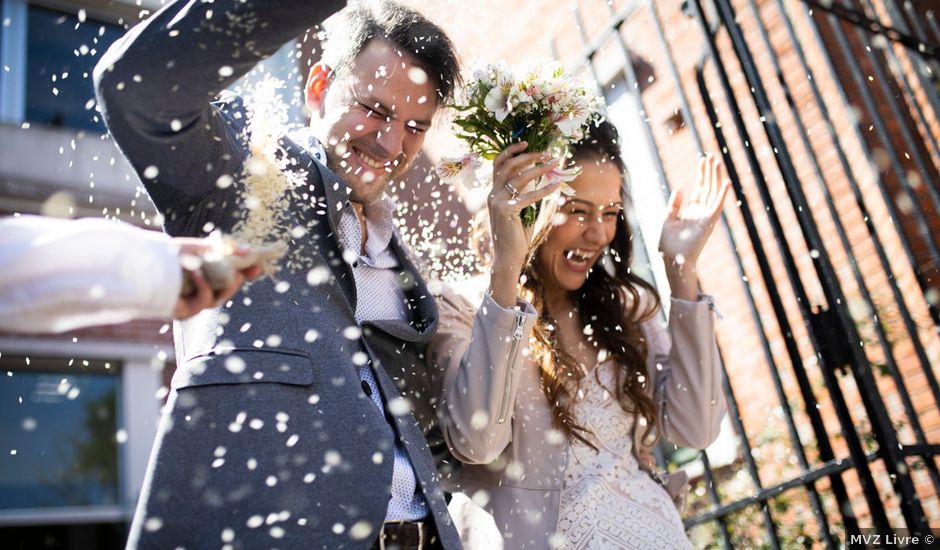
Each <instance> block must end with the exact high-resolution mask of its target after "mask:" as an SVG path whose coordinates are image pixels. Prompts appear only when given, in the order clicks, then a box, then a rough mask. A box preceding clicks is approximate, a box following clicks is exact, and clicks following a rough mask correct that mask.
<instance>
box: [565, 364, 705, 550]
mask: <svg viewBox="0 0 940 550" xmlns="http://www.w3.org/2000/svg"><path fill="white" fill-rule="evenodd" d="M613 367H614V365H613V363H612V362H611V361H608V362H605V363H602V364H600V365H598V366H597V369H598V371H597V372H596V374H597V377H595V376H594V375H595V373H594V372H591V373H589V375H588V376H586V377H585V378H584V382H585V383H584V384H583V385H582V388H581V392H579V400H578V401H577V402H576V403H575V404H574V408H573V413H574V416H575V418H576V419H577V421H578V423H580V424H581V425H582V426H584V427H585V428H587V429H588V430H590V431H591V433H592V434H593V435H592V436H591V437H590V439H591V442H592V443H593V444H594V445H596V446H597V449H598V450H597V451H595V450H594V449H592V448H591V447H589V446H588V445H586V444H584V443H583V442H581V441H578V440H573V441H572V442H571V447H570V451H569V453H570V454H569V457H568V467H567V469H566V471H565V485H564V488H563V489H562V493H561V505H560V510H559V515H558V534H559V535H560V540H561V542H562V548H565V549H566V550H567V549H578V550H580V549H594V548H597V549H601V548H604V549H608V548H626V549H642V550H646V549H649V548H682V549H686V548H691V544H690V543H689V540H688V538H687V537H686V534H685V531H684V529H683V526H682V519H681V518H680V517H679V513H678V511H677V510H676V508H675V505H674V504H673V502H672V499H671V498H670V497H669V494H668V493H666V491H665V490H664V489H663V488H662V486H660V485H659V484H657V483H656V482H655V481H653V480H652V479H651V478H650V477H649V475H648V474H647V473H646V472H644V471H643V470H641V469H640V467H639V465H638V464H637V461H636V458H635V456H634V453H633V435H632V434H633V422H634V420H635V417H634V416H633V415H629V414H627V413H625V412H624V410H623V408H622V407H621V406H620V404H619V403H618V402H617V399H616V397H615V396H614V394H612V393H611V391H608V388H610V389H613V388H614V383H615V372H614V368H613ZM598 379H599V380H600V384H598V383H597V382H598Z"/></svg>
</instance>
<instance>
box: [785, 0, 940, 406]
mask: <svg viewBox="0 0 940 550" xmlns="http://www.w3.org/2000/svg"><path fill="white" fill-rule="evenodd" d="M775 3H776V7H777V10H778V11H779V12H780V15H781V19H782V21H783V23H784V26H785V27H786V30H787V36H788V37H789V38H790V44H791V45H792V47H793V50H794V52H795V53H796V54H797V58H798V59H799V61H800V67H801V69H802V71H803V73H804V74H806V76H807V79H806V81H807V83H808V84H809V87H810V90H811V91H812V92H813V99H814V101H815V107H816V109H818V110H819V114H820V116H821V117H822V119H823V121H824V122H825V124H823V128H824V129H825V132H826V133H827V135H828V136H829V139H830V141H831V142H832V143H833V145H834V146H835V147H834V149H835V153H836V155H837V156H838V158H839V164H840V165H841V166H842V172H843V173H844V174H845V176H846V180H847V182H848V184H849V187H850V188H851V189H852V194H853V196H854V197H855V204H856V205H857V207H858V209H859V212H860V213H861V215H862V219H863V220H864V221H865V227H866V229H867V230H868V234H869V235H870V236H871V240H872V244H873V245H874V248H875V252H876V254H877V255H878V261H879V262H880V264H881V267H882V269H883V270H884V272H885V274H886V275H887V277H888V280H889V281H891V284H890V285H889V287H890V288H891V294H892V297H893V299H894V302H895V303H896V304H897V307H898V312H899V313H900V314H901V320H902V322H903V323H904V328H905V330H906V331H907V333H908V336H909V337H910V340H911V344H912V346H913V347H914V353H915V354H916V355H917V359H918V361H919V362H920V364H921V368H922V369H923V372H924V376H925V377H926V378H927V381H928V385H929V386H930V388H931V391H932V393H933V397H934V401H935V402H936V403H937V407H938V408H940V385H938V384H937V379H936V377H935V376H934V373H933V367H932V365H931V362H930V359H929V358H928V357H927V352H926V350H925V349H924V344H923V342H922V341H921V338H920V331H919V330H918V328H917V325H916V323H915V322H914V318H913V316H912V315H911V311H910V309H909V308H908V307H907V302H906V301H905V299H904V296H903V295H902V294H901V290H900V289H899V288H898V285H897V277H896V276H895V274H894V270H893V268H892V267H891V262H890V260H889V259H888V255H887V253H886V252H885V248H884V245H883V243H882V240H881V237H880V236H879V235H878V230H877V229H876V227H875V223H874V221H873V220H872V218H871V215H870V214H869V212H868V207H867V206H866V203H865V199H864V196H863V194H862V191H861V188H860V187H859V184H858V180H857V179H856V178H855V173H854V171H853V170H852V167H851V165H850V164H849V161H848V158H847V157H846V154H845V149H844V148H843V147H842V140H841V139H840V137H839V136H838V134H837V133H836V131H835V125H834V124H833V121H832V116H831V115H830V114H829V108H828V107H827V105H826V101H824V100H823V97H822V92H820V90H819V86H818V84H817V78H816V75H815V74H814V72H813V70H812V68H811V67H810V66H809V63H808V61H807V59H806V53H805V52H804V50H803V47H802V45H801V44H800V41H799V39H798V38H797V36H796V31H795V30H794V28H793V22H792V19H791V17H790V13H789V10H788V9H787V7H786V5H785V4H784V2H783V1H782V0H775ZM813 30H814V31H816V29H815V27H813ZM816 36H817V39H819V36H818V34H817V35H816ZM827 61H828V58H827ZM839 91H840V100H841V102H842V104H843V105H844V106H846V107H848V105H849V102H848V98H846V97H845V93H844V92H843V91H842V89H841V87H840V88H839ZM853 127H854V128H855V130H856V132H857V133H858V126H857V125H855V126H853ZM856 137H857V139H858V141H859V142H860V143H861V144H862V147H864V148H866V152H867V146H866V144H865V141H864V139H862V137H861V136H860V135H858V134H857V136H856ZM876 177H878V178H879V180H880V177H881V176H880V174H877V175H876ZM878 188H879V189H880V190H881V192H882V198H883V200H884V202H885V205H886V206H887V208H888V212H889V213H890V216H889V222H890V223H891V225H892V227H893V228H894V229H895V231H896V232H897V234H898V237H899V239H900V241H901V245H902V248H903V250H904V253H905V256H906V259H907V261H908V262H909V263H910V265H912V266H916V265H917V262H916V260H915V258H914V253H913V251H912V250H911V247H910V242H909V241H908V239H907V236H906V234H905V233H904V230H903V228H902V227H901V225H900V220H901V217H900V213H899V212H898V211H897V207H896V206H895V203H894V201H893V200H892V199H891V197H889V196H888V195H887V193H886V192H885V188H884V185H881V184H880V185H878ZM915 271H916V270H915Z"/></svg>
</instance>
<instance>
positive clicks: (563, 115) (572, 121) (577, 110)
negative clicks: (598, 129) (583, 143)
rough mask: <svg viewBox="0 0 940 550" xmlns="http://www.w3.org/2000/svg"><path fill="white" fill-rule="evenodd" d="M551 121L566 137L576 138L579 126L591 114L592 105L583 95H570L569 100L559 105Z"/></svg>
mask: <svg viewBox="0 0 940 550" xmlns="http://www.w3.org/2000/svg"><path fill="white" fill-rule="evenodd" d="M559 107H560V108H559V111H557V112H556V114H555V117H554V119H553V122H554V123H555V126H557V127H558V130H559V131H560V132H561V135H563V136H565V137H567V138H576V137H578V136H579V135H580V133H581V127H582V126H584V123H586V122H587V120H588V117H590V116H591V111H592V110H593V109H592V105H591V103H590V100H589V99H588V98H586V97H583V96H576V97H571V98H570V99H569V101H567V102H566V103H564V104H562V105H560V106H559Z"/></svg>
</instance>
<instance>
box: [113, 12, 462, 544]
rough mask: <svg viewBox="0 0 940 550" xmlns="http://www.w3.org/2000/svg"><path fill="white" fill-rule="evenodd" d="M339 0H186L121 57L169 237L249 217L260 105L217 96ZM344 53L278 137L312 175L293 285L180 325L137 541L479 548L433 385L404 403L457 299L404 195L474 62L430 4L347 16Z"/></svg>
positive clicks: (120, 96) (252, 291)
mask: <svg viewBox="0 0 940 550" xmlns="http://www.w3.org/2000/svg"><path fill="white" fill-rule="evenodd" d="M340 4H341V2H336V1H326V2H315V1H310V0H277V1H271V0H269V1H261V0H215V1H214V2H198V1H188V2H187V1H179V2H176V3H173V4H170V5H168V6H166V7H165V8H163V9H162V10H160V11H159V12H157V13H155V14H154V15H152V16H151V17H150V18H149V19H148V20H147V21H146V22H144V23H142V24H140V25H139V26H137V27H135V28H134V29H132V30H131V31H130V32H129V33H128V34H127V36H125V37H124V38H123V39H122V40H121V41H119V42H118V43H116V44H115V45H114V46H113V47H112V48H111V50H109V52H108V53H107V54H106V55H105V56H104V57H103V58H102V61H101V63H100V64H99V66H98V67H97V69H96V71H95V81H96V86H97V90H98V98H99V103H100V105H101V109H102V112H103V113H104V115H105V120H106V122H107V124H108V128H109V129H110V131H111V133H112V135H113V137H114V139H115V141H116V142H117V143H118V145H119V146H120V147H121V149H122V151H123V152H124V154H125V155H126V156H127V158H128V160H129V161H130V162H131V164H132V165H133V166H134V168H135V169H136V170H137V172H138V174H139V175H140V177H141V180H142V182H143V183H144V185H145V186H146V188H147V190H148V192H149V194H150V197H151V199H152V200H153V201H154V203H155V204H156V206H157V208H158V209H159V210H160V211H161V213H163V215H164V219H165V229H166V231H167V232H168V233H170V234H172V235H191V236H198V235H202V234H203V233H204V232H206V231H209V230H211V229H213V228H221V229H222V230H223V231H226V232H232V231H233V230H234V229H235V228H236V227H238V224H239V222H240V221H243V220H244V219H245V216H246V212H248V211H249V208H248V204H249V203H247V202H246V200H245V190H246V186H248V181H249V180H250V175H251V174H252V171H251V170H248V169H247V166H248V163H247V162H246V161H247V160H248V159H249V158H250V155H251V150H252V147H251V146H250V144H251V143H252V135H251V129H252V125H251V124H250V123H249V116H248V111H247V110H246V109H245V107H244V106H243V104H242V102H241V100H240V99H239V98H237V97H234V96H232V95H231V94H227V95H225V94H223V95H222V96H221V98H220V99H218V100H216V101H213V98H216V97H217V96H219V94H221V93H222V91H223V90H224V89H225V88H226V87H228V86H230V85H231V84H232V83H233V82H234V81H235V80H236V79H237V78H239V77H240V76H242V75H244V74H245V73H246V72H248V71H249V70H250V69H251V68H252V67H253V66H254V65H255V64H256V63H257V62H259V61H260V60H262V59H264V58H265V57H267V56H269V55H271V54H272V53H274V52H275V51H276V50H277V49H278V48H279V47H280V46H282V45H283V44H284V43H286V42H287V41H288V40H290V39H292V38H294V37H296V36H298V35H300V34H301V33H302V32H303V31H304V30H305V29H307V28H308V27H311V26H313V25H314V24H316V23H317V22H319V21H320V20H321V19H323V18H324V17H325V16H327V15H329V14H330V13H332V12H333V11H334V10H335V9H337V8H338V7H340V6H339V5H340ZM323 60H324V61H323V62H322V63H320V64H317V65H316V66H314V67H313V68H312V70H311V71H310V75H309V78H308V82H307V85H306V88H305V96H306V102H307V106H308V107H309V108H310V110H311V112H312V121H311V125H310V128H309V131H308V132H306V134H305V135H301V136H293V138H291V139H289V138H282V139H281V140H280V141H279V142H278V152H277V159H278V165H279V166H281V167H283V169H284V171H285V172H286V173H287V174H288V177H290V178H292V179H293V181H296V180H299V181H300V185H298V186H297V187H296V188H295V189H293V192H292V193H290V194H289V196H288V197H287V198H286V201H287V203H288V204H287V205H286V207H285V208H284V212H283V219H282V220H281V222H282V223H281V224H280V225H282V226H284V228H286V229H287V230H288V231H286V233H284V234H285V235H290V237H289V239H290V243H289V244H290V252H289V253H288V256H289V257H290V258H291V260H289V261H286V262H284V265H283V266H282V269H281V271H280V273H278V281H271V280H263V281H260V282H257V283H255V284H254V285H252V286H251V287H249V288H248V289H246V290H244V291H242V292H240V293H239V294H237V295H236V296H235V297H234V298H233V299H232V301H230V302H229V303H228V304H226V305H225V306H224V307H222V308H220V309H216V310H212V311H209V312H205V313H203V314H201V315H199V316H197V317H194V318H193V319H191V320H188V321H185V322H182V323H178V324H177V325H176V327H175V337H176V349H177V354H176V357H177V361H178V367H177V372H176V374H175V376H174V378H173V388H172V392H171V393H170V398H169V402H168V404H167V407H166V413H165V415H164V418H163V419H162V421H161V425H160V429H159V432H158V436H157V440H156V442H155V445H154V450H153V454H152V457H151V461H150V464H149V467H148V474H147V478H146V481H145V485H144V488H143V490H142V493H141V496H140V502H139V505H138V510H137V514H136V516H135V518H134V522H133V525H132V527H131V533H130V538H129V541H128V546H130V547H141V548H178V547H185V548H208V547H215V546H218V545H220V544H221V545H223V547H227V548H269V547H272V546H276V547H278V548H371V547H379V546H384V547H392V546H397V547H399V548H404V549H408V548H448V549H449V548H459V547H460V541H459V540H458V538H457V533H456V531H455V530H454V528H453V526H452V523H451V519H450V517H449V516H448V513H447V508H446V503H445V501H444V495H443V492H442V490H441V488H440V485H439V483H438V476H437V474H436V473H435V462H434V459H433V457H432V454H431V451H430V449H429V447H428V444H427V443H426V442H425V438H424V435H425V434H424V433H423V432H422V428H424V430H425V432H427V433H428V434H429V436H430V434H431V432H432V431H433V430H434V426H433V421H430V422H431V423H425V422H423V419H427V418H432V416H433V415H430V414H428V413H427V410H428V408H429V407H430V405H429V404H428V403H426V402H423V401H422V400H421V399H420V396H421V395H422V393H424V394H427V393H429V392H426V391H424V390H423V389H422V388H421V386H420V385H418V386H417V389H415V388H414V387H413V386H412V387H411V388H410V390H409V393H408V394H407V395H408V396H410V397H411V398H412V399H411V400H410V401H409V400H406V399H402V398H401V394H400V389H407V388H406V384H405V381H406V380H408V379H409V378H412V377H414V376H418V377H419V378H420V375H421V371H422V370H423V369H424V368H425V367H424V361H423V353H424V350H425V348H426V345H427V342H428V340H429V338H430V337H431V334H432V333H433V332H434V330H435V328H436V326H437V309H436V307H435V305H434V302H433V298H432V296H431V293H430V292H428V290H427V287H426V286H425V284H424V282H423V281H422V279H421V277H420V276H419V275H418V273H417V271H416V269H415V267H414V265H413V264H412V263H411V261H410V260H409V259H408V256H407V254H406V253H405V251H404V249H403V247H402V244H401V242H400V240H399V238H398V236H397V235H396V233H395V231H394V226H393V224H392V216H393V214H394V205H393V204H392V203H391V200H390V199H389V198H388V197H387V196H386V195H385V191H386V189H387V187H388V185H389V183H390V182H391V181H392V179H394V178H396V177H398V176H400V175H402V174H403V173H404V172H405V171H407V170H408V167H409V166H410V164H411V162H412V161H413V160H414V158H415V155H416V154H417V153H418V151H419V150H420V148H421V144H422V142H423V140H424V133H425V131H426V130H427V128H428V127H429V125H430V124H431V121H432V119H433V117H434V115H435V113H436V112H437V110H438V109H439V108H440V107H441V105H442V104H443V103H444V102H445V101H446V100H447V99H448V98H449V97H450V95H451V93H452V90H453V88H454V83H455V81H456V80H457V78H458V76H457V75H458V65H457V59H456V56H455V54H454V52H453V48H452V46H451V43H450V41H449V40H448V38H447V37H446V36H445V35H444V33H443V32H442V31H441V30H440V29H439V28H438V27H437V26H435V25H434V24H433V23H431V22H430V21H428V20H427V19H425V18H424V17H423V16H421V15H420V14H418V13H416V12H414V11H412V10H410V9H407V8H404V7H402V6H399V5H396V4H393V3H388V2H381V3H380V2H372V3H369V4H361V5H359V4H357V5H356V6H354V7H351V8H349V9H347V10H345V11H344V12H343V13H342V16H341V17H340V20H339V22H338V24H337V25H336V26H335V27H334V28H332V29H331V39H330V40H329V41H328V43H327V46H326V50H325V51H324V55H323ZM298 229H299V231H298ZM272 237H275V236H274V235H272ZM299 266H302V267H299ZM416 417H417V418H418V419H422V424H421V425H419V423H418V420H417V419H416ZM431 440H432V441H434V438H433V437H432V438H431Z"/></svg>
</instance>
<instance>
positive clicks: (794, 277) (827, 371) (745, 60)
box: [693, 0, 889, 529]
mask: <svg viewBox="0 0 940 550" xmlns="http://www.w3.org/2000/svg"><path fill="white" fill-rule="evenodd" d="M716 4H717V6H718V8H719V12H720V14H721V19H722V21H724V23H725V28H726V29H727V30H728V31H729V32H730V33H732V35H731V41H732V44H733V46H734V48H735V51H736V52H737V55H738V59H739V60H740V62H741V64H742V68H743V69H744V72H745V74H746V75H747V76H748V83H749V84H750V86H751V95H752V98H753V99H755V102H756V103H757V108H758V110H759V111H762V112H770V110H769V109H768V108H767V102H766V97H765V96H764V95H763V87H762V86H761V84H760V82H759V81H758V80H757V79H755V77H754V65H753V60H752V59H751V58H750V56H749V55H747V52H745V53H744V54H742V53H740V52H739V50H740V49H742V48H746V46H745V45H744V44H743V39H742V37H741V34H740V29H739V28H738V27H737V25H736V23H735V18H734V14H733V12H732V13H731V14H730V15H729V13H727V12H728V11H729V9H728V8H730V6H725V5H724V4H722V3H721V2H720V0H719V2H716ZM693 5H694V6H695V7H696V12H697V15H698V17H699V19H700V21H701V22H702V23H703V27H704V26H705V25H704V16H702V13H703V10H702V7H701V0H693ZM709 48H710V51H711V52H712V56H713V59H714V61H715V66H716V67H717V68H718V75H719V78H720V80H721V84H722V88H723V89H724V91H725V95H726V96H727V97H726V99H727V101H728V103H729V105H730V106H731V110H732V112H734V113H740V112H741V109H740V107H739V106H738V102H737V99H736V97H735V95H734V90H733V88H732V86H731V82H730V79H729V77H728V73H727V70H726V69H725V66H724V63H723V61H722V60H721V59H720V58H719V57H718V53H717V52H718V47H717V44H716V43H715V39H714V37H712V36H709ZM758 91H759V93H760V95H758ZM734 124H735V128H736V130H737V132H738V134H739V135H740V136H741V139H742V140H743V139H747V136H748V131H747V128H746V127H745V125H744V121H743V120H742V119H741V116H740V114H738V115H737V116H735V117H734ZM764 127H765V130H767V129H770V128H775V126H774V125H772V124H771V121H770V120H768V121H767V122H765V126H764ZM747 142H748V143H750V142H751V140H750V139H747ZM778 142H779V140H778V139H777V136H776V135H774V136H772V144H773V145H774V147H776V148H777V151H778V154H777V155H776V157H775V158H776V159H777V160H778V165H779V160H780V159H781V157H782V156H784V155H786V148H785V147H783V146H782V144H778ZM744 153H745V155H746V157H747V159H748V166H749V167H750V169H751V171H752V173H753V174H754V180H755V183H756V186H757V189H758V192H759V194H760V195H761V200H762V202H763V205H764V208H765V210H766V212H767V216H768V221H769V222H770V226H771V229H772V230H773V233H774V236H775V238H776V239H777V242H778V243H780V245H781V246H780V251H781V258H782V260H783V263H784V267H785V268H786V269H785V271H786V274H787V277H788V280H789V282H790V285H791V287H792V289H793V291H794V293H795V294H796V298H797V302H798V307H799V309H800V312H801V314H802V315H803V318H804V321H805V322H806V323H807V325H808V326H810V327H812V326H813V324H814V322H815V320H814V317H813V314H812V313H811V312H810V311H809V298H808V295H807V294H806V290H805V288H804V287H803V283H802V281H801V280H800V276H799V271H798V269H797V267H796V262H795V261H794V259H793V254H792V252H791V250H790V248H789V246H788V244H787V239H786V235H785V233H784V231H783V227H782V225H781V222H780V219H779V217H778V216H777V213H776V206H775V203H774V201H773V198H772V196H771V195H770V190H769V189H768V188H767V185H766V181H765V178H764V174H763V169H762V168H761V166H760V163H759V161H758V159H757V156H756V154H755V152H754V150H753V147H749V146H746V147H745V148H744ZM786 160H787V161H789V157H788V156H787V158H786ZM781 168H782V169H783V170H785V172H784V175H785V180H788V181H796V178H793V177H792V170H791V167H790V166H789V165H788V164H787V165H784V166H781ZM794 187H795V186H793V185H790V186H788V191H791V200H795V202H794V205H793V206H794V209H795V210H796V211H797V214H798V219H799V220H800V227H801V229H802V230H803V233H804V237H806V236H807V232H810V235H811V236H812V237H816V235H815V234H814V233H813V227H809V224H808V223H807V222H808V220H807V219H806V217H805V215H806V214H808V210H807V209H806V208H800V207H801V206H802V205H803V204H805V200H803V197H802V196H801V195H796V196H794V195H793V194H792V191H794V189H793V188H794ZM800 215H802V216H800ZM756 242H757V241H756ZM817 242H818V239H817V238H813V240H812V241H811V242H809V243H808V247H809V248H810V249H811V250H812V249H816V250H820V249H822V247H821V245H817V244H816V243H817ZM820 259H825V256H823V255H820V256H819V257H818V258H816V259H815V260H816V265H817V266H819V265H820V263H819V260H820ZM827 267H828V268H829V269H826V272H825V273H822V274H821V275H823V276H824V277H825V278H826V279H828V278H830V277H831V276H832V274H831V266H827ZM825 288H826V285H825V283H824V289H825ZM829 293H830V294H831V290H830V292H829ZM827 299H829V301H830V307H835V308H836V312H837V314H838V315H839V317H837V318H835V319H834V320H835V321H838V322H841V323H842V325H841V326H839V329H840V331H851V330H852V329H854V326H852V327H851V328H850V327H847V326H845V325H844V322H843V320H842V318H841V317H842V315H843V312H841V311H840V309H838V306H839V303H838V302H836V300H835V299H834V298H833V297H832V296H831V295H830V296H827ZM843 302H844V301H843ZM808 334H809V337H810V340H811V342H812V344H813V347H814V348H815V349H816V350H817V352H818V354H817V355H818V357H819V359H820V361H819V362H820V366H821V368H820V370H821V372H822V374H823V378H824V380H825V384H826V387H827V388H828V390H829V394H830V396H831V398H832V402H833V406H834V409H835V411H836V415H837V417H838V419H839V423H840V426H841V427H842V431H843V434H844V435H845V440H846V444H847V445H848V447H849V451H850V453H851V454H852V456H853V457H862V456H864V450H863V449H862V445H861V441H860V440H859V438H858V434H856V433H855V430H854V421H853V419H852V416H851V414H850V412H849V410H848V406H847V404H846V403H845V399H844V397H843V395H842V391H841V388H840V387H839V383H838V380H837V379H836V377H835V374H834V372H833V371H834V368H835V365H831V364H830V363H831V361H827V359H828V358H827V357H826V352H827V351H828V350H827V349H824V346H822V345H820V337H819V335H817V334H815V331H814V330H810V331H809V333H808ZM850 341H854V343H855V344H854V345H855V346H857V342H858V339H857V337H856V338H855V339H853V340H850ZM853 352H854V350H853ZM850 353H852V352H850ZM794 367H795V372H799V371H800V370H801V369H802V365H801V364H800V366H799V367H797V366H796V365H794ZM807 383H808V381H807ZM804 397H808V396H807V395H804ZM813 403H814V400H807V401H806V405H807V409H808V410H810V409H812V408H813ZM825 439H827V437H826V436H825V430H823V437H822V440H825ZM822 440H820V441H819V442H820V443H822ZM856 462H859V466H858V470H859V472H858V474H859V480H860V481H861V486H862V490H863V493H864V494H865V498H866V500H867V501H868V503H869V508H870V509H871V510H870V511H871V513H872V517H873V519H874V524H875V526H876V527H878V528H884V529H888V528H889V523H888V519H887V515H886V514H885V512H884V509H883V508H882V506H881V498H880V495H879V493H878V488H877V486H876V485H875V482H874V478H873V477H872V474H871V471H870V469H869V468H868V465H867V463H863V462H862V461H861V460H856Z"/></svg>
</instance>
